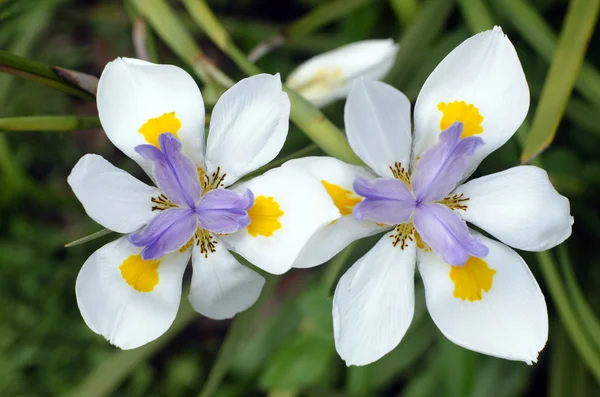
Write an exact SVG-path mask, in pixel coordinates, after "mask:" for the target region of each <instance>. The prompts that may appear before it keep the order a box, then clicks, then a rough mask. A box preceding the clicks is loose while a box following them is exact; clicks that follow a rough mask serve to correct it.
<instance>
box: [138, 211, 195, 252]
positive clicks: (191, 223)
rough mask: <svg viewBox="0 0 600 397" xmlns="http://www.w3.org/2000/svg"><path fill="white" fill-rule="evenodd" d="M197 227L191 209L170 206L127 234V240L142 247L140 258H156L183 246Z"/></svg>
mask: <svg viewBox="0 0 600 397" xmlns="http://www.w3.org/2000/svg"><path fill="white" fill-rule="evenodd" d="M197 228H198V219H197V216H196V214H194V211H193V210H190V209H187V208H186V209H183V208H172V209H168V210H165V211H163V212H161V213H160V214H158V215H157V216H155V217H154V218H153V219H152V220H151V221H150V223H148V224H147V225H146V226H144V227H143V228H142V229H141V230H139V231H138V232H135V233H132V234H130V235H129V242H130V243H131V244H133V245H135V246H136V247H144V249H143V250H142V259H157V258H160V257H162V256H164V255H165V254H167V253H169V252H171V251H175V250H177V249H179V248H181V247H183V246H184V245H185V244H186V243H187V242H188V241H189V240H190V238H192V236H193V235H194V233H195V232H196V229H197Z"/></svg>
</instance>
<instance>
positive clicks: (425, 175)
mask: <svg viewBox="0 0 600 397" xmlns="http://www.w3.org/2000/svg"><path fill="white" fill-rule="evenodd" d="M462 130H463V124H462V123H460V122H456V123H454V124H452V125H451V126H450V127H448V129H447V130H445V131H444V132H442V133H441V134H440V139H439V141H438V143H436V144H435V145H433V146H431V147H430V148H429V149H427V150H426V151H425V152H424V153H423V154H422V155H421V158H420V160H419V161H418V163H417V167H416V168H415V170H414V172H413V173H412V175H411V179H412V186H413V192H414V194H415V197H416V198H417V201H418V202H419V203H427V202H430V201H436V200H441V199H443V198H444V197H445V196H446V195H447V194H448V193H450V192H451V191H452V190H453V189H454V188H455V187H456V184H457V183H458V182H460V180H461V179H462V177H463V175H464V173H465V171H466V170H467V166H468V158H469V157H470V156H472V155H473V153H475V150H476V149H477V148H478V147H480V146H481V145H483V140H482V139H481V138H479V137H474V136H472V137H466V138H462V139H461V138H460V136H461V134H462Z"/></svg>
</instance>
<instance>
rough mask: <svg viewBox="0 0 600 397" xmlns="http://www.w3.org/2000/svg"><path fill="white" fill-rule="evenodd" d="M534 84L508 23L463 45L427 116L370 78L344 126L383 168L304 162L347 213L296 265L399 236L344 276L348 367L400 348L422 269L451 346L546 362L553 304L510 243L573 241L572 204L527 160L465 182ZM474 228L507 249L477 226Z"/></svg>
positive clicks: (446, 65)
mask: <svg viewBox="0 0 600 397" xmlns="http://www.w3.org/2000/svg"><path fill="white" fill-rule="evenodd" d="M528 108H529V89H528V87H527V82H526V79H525V75H524V73H523V70H522V68H521V64H520V62H519V59H518V57H517V54H516V52H515V49H514V47H513V46H512V44H511V43H510V41H509V40H508V38H507V37H506V36H505V35H504V33H503V32H502V30H501V29H500V28H499V27H496V28H494V29H493V30H490V31H486V32H483V33H480V34H478V35H475V36H473V37H471V38H470V39H468V40H466V41H465V42H463V43H462V44H461V45H459V46H458V47H457V48H456V49H454V50H453V51H452V52H451V53H450V54H449V55H448V56H447V57H446V58H445V59H444V60H443V61H442V62H441V63H440V64H439V65H438V66H437V68H436V69H435V70H434V71H433V73H432V74H431V75H430V76H429V78H428V79H427V81H426V82H425V85H424V86H423V88H422V90H421V92H420V94H419V97H418V99H417V103H416V106H415V110H414V133H413V134H412V135H411V130H410V127H411V120H410V103H409V101H408V99H407V98H406V97H405V96H404V95H403V94H402V93H401V92H400V91H398V90H396V89H395V88H393V87H391V86H389V85H387V84H384V83H382V82H378V81H369V80H366V79H364V80H360V81H357V82H356V83H355V84H354V86H353V88H352V90H351V92H350V94H349V96H348V100H347V102H346V107H345V125H346V131H347V135H348V140H349V143H350V145H351V146H352V148H353V150H354V151H355V153H356V154H357V155H358V156H359V157H360V158H361V159H362V160H363V161H364V162H365V164H366V165H367V166H368V167H369V168H370V170H366V169H364V168H361V167H356V166H350V165H348V164H345V163H343V162H341V161H338V160H335V159H331V158H315V159H300V160H294V162H293V163H291V164H290V163H288V165H287V166H288V167H295V168H298V169H306V170H309V171H310V172H312V173H313V175H314V176H315V178H317V179H318V180H321V181H322V184H323V186H324V189H325V190H327V192H328V193H329V195H330V197H331V199H332V201H333V202H334V203H335V204H336V205H337V206H338V208H339V209H340V213H341V214H342V216H341V217H340V218H339V219H338V220H336V221H335V222H334V223H332V224H330V225H328V226H326V227H324V228H323V229H322V230H321V231H320V232H319V233H317V234H316V235H315V236H314V237H313V238H312V240H311V242H310V243H309V245H307V246H306V247H305V248H304V250H303V252H302V254H301V256H300V257H299V258H298V260H297V261H296V263H295V265H294V266H295V267H311V266H315V265H318V264H319V263H322V262H324V261H326V260H328V259H329V258H331V257H332V256H333V255H335V254H336V253H337V252H339V251H340V250H341V249H342V248H343V247H344V246H346V245H347V244H348V243H350V242H351V241H353V240H356V239H358V238H361V237H365V236H368V235H372V234H375V233H378V232H381V231H386V233H385V234H384V235H383V237H382V238H381V239H380V240H379V242H378V243H377V244H376V245H375V246H374V247H373V248H372V249H371V250H370V251H369V252H368V253H367V254H366V255H364V256H363V257H362V258H361V259H359V260H358V261H357V262H356V263H355V264H354V265H353V266H352V267H351V268H350V269H349V270H348V271H347V272H346V273H345V274H344V275H343V276H342V278H341V279H340V281H339V283H338V285H337V287H336V290H335V296H334V301H333V321H334V336H335V345H336V349H337V351H338V353H339V354H340V356H341V357H342V358H343V359H344V360H345V361H346V363H347V364H348V365H365V364H368V363H371V362H373V361H376V360H378V359H379V358H381V357H382V356H383V355H385V354H386V353H388V352H389V351H391V350H392V349H393V348H394V347H395V346H397V345H398V343H400V341H401V339H402V337H403V336H404V334H405V332H406V330H407V328H408V326H409V324H410V322H411V320H412V317H413V313H414V269H415V263H417V264H418V267H419V270H420V273H421V277H422V279H423V283H424V286H425V298H426V303H427V308H428V310H429V313H430V314H431V316H432V318H433V320H434V322H435V324H436V325H437V326H438V328H439V329H440V330H441V331H442V333H443V334H444V335H445V336H446V337H447V338H448V339H450V340H451V341H452V342H454V343H456V344H458V345H460V346H463V347H465V348H468V349H471V350H474V351H477V352H481V353H484V354H488V355H492V356H497V357H502V358H506V359H511V360H521V361H525V362H527V363H532V362H535V361H536V359H537V356H538V352H539V351H540V350H541V349H542V348H543V347H544V346H545V344H546V340H547V336H548V314H547V309H546V303H545V300H544V296H543V295H542V293H541V291H540V288H539V286H538V284H537V282H536V281H535V279H534V277H533V276H532V274H531V272H530V270H529V268H528V267H527V265H526V264H525V262H524V261H523V259H522V258H521V257H520V256H519V255H518V254H517V253H516V252H515V251H513V250H512V249H511V248H509V246H511V247H514V248H517V249H521V250H526V251H543V250H547V249H549V248H552V247H554V246H556V245H557V244H559V243H561V242H562V241H564V240H565V239H566V238H567V237H568V236H569V235H570V234H571V225H572V223H573V218H572V217H571V215H570V208H569V201H568V200H567V199H566V198H565V197H563V196H561V195H560V194H558V193H557V192H556V190H555V189H554V188H553V186H552V184H551V183H550V181H549V179H548V175H547V174H546V172H545V171H544V170H542V169H540V168H537V167H534V166H517V167H514V168H511V169H508V170H506V171H503V172H499V173H496V174H492V175H488V176H483V177H480V178H476V179H473V180H471V181H469V182H467V183H463V182H464V180H465V179H467V178H468V177H469V176H470V175H471V174H472V172H473V171H474V170H475V169H476V167H477V166H478V164H479V163H480V162H481V161H482V160H483V159H484V158H485V157H486V156H487V155H488V154H490V153H491V152H492V151H494V150H495V149H497V148H498V147H500V146H501V145H503V144H504V143H505V142H506V141H507V140H508V139H509V138H510V137H511V136H512V135H513V134H514V133H515V131H516V130H517V128H518V127H519V126H520V125H521V123H522V122H523V120H524V118H525V116H526V114H527V111H528ZM466 222H469V223H471V224H473V225H475V226H477V227H479V228H480V229H482V230H484V231H485V232H487V233H489V234H490V235H492V236H493V237H495V238H496V239H498V240H500V241H496V240H493V239H491V238H488V237H486V236H484V235H483V234H481V233H478V232H476V231H474V230H473V229H471V228H470V227H468V226H467V223H466Z"/></svg>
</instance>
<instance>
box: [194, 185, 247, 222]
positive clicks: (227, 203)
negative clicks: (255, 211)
mask: <svg viewBox="0 0 600 397" xmlns="http://www.w3.org/2000/svg"><path fill="white" fill-rule="evenodd" d="M253 204H254V194H253V193H252V192H251V191H250V190H249V189H246V191H245V192H244V193H238V192H236V191H233V190H227V189H216V190H211V191H210V192H208V193H206V194H205V195H204V197H202V200H201V201H200V204H199V205H198V206H197V207H196V213H197V214H198V217H199V219H200V225H202V227H203V228H204V229H206V230H210V231H211V232H213V233H233V232H237V231H238V230H240V229H243V228H245V227H246V226H248V225H249V224H250V217H249V216H248V210H249V209H250V207H252V205H253Z"/></svg>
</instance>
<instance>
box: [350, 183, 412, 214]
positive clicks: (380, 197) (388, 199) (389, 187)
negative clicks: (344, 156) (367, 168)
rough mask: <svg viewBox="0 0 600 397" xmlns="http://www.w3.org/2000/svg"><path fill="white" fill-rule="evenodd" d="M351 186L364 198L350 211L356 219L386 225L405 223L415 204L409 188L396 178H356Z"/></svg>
mask: <svg viewBox="0 0 600 397" xmlns="http://www.w3.org/2000/svg"><path fill="white" fill-rule="evenodd" d="M353 188H354V191H355V192H356V193H357V194H358V195H360V196H363V197H364V198H365V199H364V200H363V201H361V202H360V203H359V204H358V205H356V206H355V207H354V210H353V211H352V215H353V216H354V218H355V219H356V220H358V221H362V220H370V221H374V222H377V223H384V224H387V225H397V224H400V223H405V222H407V221H408V220H409V219H410V217H411V214H412V212H413V211H414V209H415V206H416V203H415V199H414V198H413V196H412V193H411V192H410V189H409V188H408V186H406V184H404V183H403V182H401V181H399V180H398V179H391V178H379V179H375V180H372V181H368V180H366V179H363V178H356V179H355V180H354V184H353Z"/></svg>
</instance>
